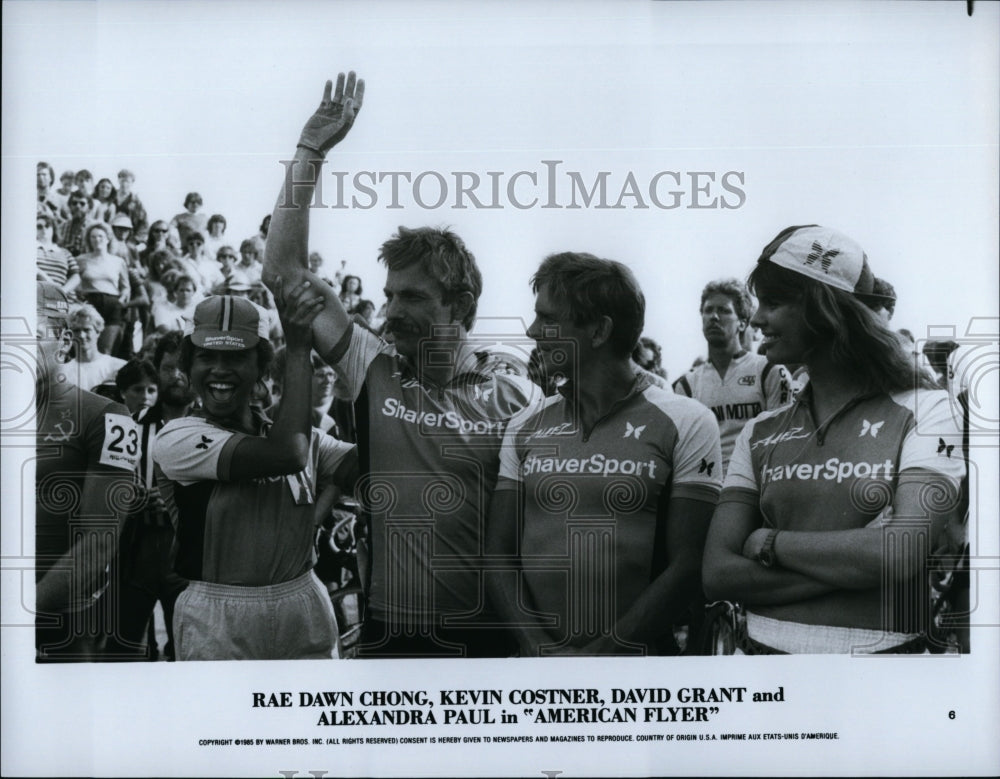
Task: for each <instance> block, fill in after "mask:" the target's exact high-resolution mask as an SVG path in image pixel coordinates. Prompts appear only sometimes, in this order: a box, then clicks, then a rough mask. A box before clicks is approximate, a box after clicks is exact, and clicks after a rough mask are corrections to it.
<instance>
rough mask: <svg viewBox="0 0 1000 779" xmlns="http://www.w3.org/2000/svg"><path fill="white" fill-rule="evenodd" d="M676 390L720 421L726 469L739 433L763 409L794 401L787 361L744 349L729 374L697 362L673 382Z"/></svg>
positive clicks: (728, 371) (723, 468) (732, 362)
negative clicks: (777, 361) (782, 362)
mask: <svg viewBox="0 0 1000 779" xmlns="http://www.w3.org/2000/svg"><path fill="white" fill-rule="evenodd" d="M673 388H674V392H676V393H677V394H678V395H687V396H688V397H689V398H694V399H695V400H697V401H699V402H700V403H703V404H705V405H706V406H708V407H709V408H710V409H711V410H712V413H713V414H715V419H716V421H717V422H718V423H719V438H720V440H721V441H722V473H723V475H724V474H725V472H726V470H727V469H728V468H729V458H730V457H732V454H733V446H734V445H735V443H736V436H738V435H739V434H740V431H741V430H742V429H743V426H744V425H745V424H746V423H747V422H749V421H750V420H751V419H753V418H754V417H755V416H757V415H758V414H759V413H760V412H761V411H768V410H771V409H776V408H780V407H781V406H784V405H786V404H788V403H791V401H792V381H791V377H790V376H789V374H788V371H787V370H785V367H784V366H783V365H772V364H771V363H769V362H768V361H767V358H766V357H765V356H764V355H762V354H752V353H751V352H741V353H740V354H737V355H736V356H735V357H733V359H732V361H731V362H730V363H729V367H728V368H727V369H726V375H725V376H720V375H719V371H718V370H716V368H715V366H714V365H712V363H711V362H710V361H705V362H703V363H702V364H701V365H697V366H695V367H694V368H692V369H691V370H689V371H688V372H687V373H685V374H684V375H683V376H681V377H680V378H679V379H678V380H677V381H675V382H674V384H673Z"/></svg>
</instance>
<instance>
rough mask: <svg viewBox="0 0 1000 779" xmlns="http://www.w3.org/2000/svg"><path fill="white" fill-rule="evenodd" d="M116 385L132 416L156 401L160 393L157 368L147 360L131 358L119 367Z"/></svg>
mask: <svg viewBox="0 0 1000 779" xmlns="http://www.w3.org/2000/svg"><path fill="white" fill-rule="evenodd" d="M115 386H116V387H118V393H119V394H120V395H121V397H122V401H123V402H124V403H125V405H126V406H127V407H128V413H130V414H131V415H132V416H135V415H136V414H138V413H139V412H140V411H142V410H143V409H146V408H149V407H150V406H152V405H153V404H154V403H156V398H157V395H158V393H159V390H158V388H157V384H156V370H155V369H154V368H153V365H152V363H150V362H147V361H146V360H136V359H133V360H129V361H128V362H127V363H125V364H124V365H123V366H122V367H121V368H119V369H118V373H117V374H115Z"/></svg>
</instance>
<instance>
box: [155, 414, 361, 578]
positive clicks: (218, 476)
mask: <svg viewBox="0 0 1000 779" xmlns="http://www.w3.org/2000/svg"><path fill="white" fill-rule="evenodd" d="M259 422H260V425H261V428H262V430H264V429H266V423H265V422H263V420H259ZM245 437H246V434H245V433H240V432H234V431H232V430H226V429H225V428H222V427H219V426H217V425H214V424H212V423H211V422H210V421H208V420H207V419H205V418H203V417H200V416H188V417H183V418H181V419H175V420H173V421H171V422H168V423H167V424H166V425H165V426H164V427H163V429H162V430H161V431H160V432H159V434H158V435H157V436H156V439H155V440H154V442H153V459H154V461H155V464H156V467H157V468H158V469H159V470H158V473H157V483H158V485H159V486H160V492H161V494H162V495H163V498H164V501H165V502H166V505H167V508H168V511H170V512H171V513H172V514H175V526H176V527H177V543H178V550H177V563H176V566H175V568H176V570H177V573H179V574H180V575H181V576H183V577H185V578H187V579H192V580H198V581H207V582H214V583H216V584H233V585H241V586H248V587H256V586H263V585H269V584H280V583H281V582H286V581H290V580H292V579H294V578H296V577H298V576H301V575H302V574H304V573H306V572H308V571H309V570H311V569H312V567H313V566H314V565H315V563H316V550H315V535H316V518H315V508H316V507H315V502H316V501H315V497H316V495H317V494H318V492H319V491H320V490H322V488H323V487H325V486H326V485H327V484H329V483H331V482H332V481H333V479H334V474H335V472H336V470H337V468H338V466H339V465H340V463H341V462H342V461H343V460H344V458H345V457H346V456H347V455H348V454H349V453H350V451H351V450H352V449H353V448H354V447H353V445H351V444H346V443H343V442H341V441H337V440H336V439H334V438H331V437H330V436H328V435H326V434H324V433H322V432H320V431H319V430H315V429H314V430H313V431H312V437H311V440H310V444H309V457H308V461H307V463H306V467H305V468H304V469H303V470H302V471H300V472H299V473H296V474H290V475H288V476H272V477H263V478H259V479H246V480H243V481H227V480H224V478H225V477H226V476H227V474H228V472H229V464H230V462H231V459H232V455H233V452H234V450H235V449H236V445H237V444H238V443H239V441H240V440H242V439H243V438H245Z"/></svg>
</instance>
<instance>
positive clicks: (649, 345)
mask: <svg viewBox="0 0 1000 779" xmlns="http://www.w3.org/2000/svg"><path fill="white" fill-rule="evenodd" d="M632 362H634V363H635V364H636V365H638V366H639V367H640V368H642V369H643V370H644V371H646V372H647V373H652V374H653V375H654V376H659V377H660V378H661V379H666V378H667V371H666V370H665V369H664V367H663V350H662V349H661V348H660V345H659V344H658V343H656V341H654V340H653V339H652V338H647V337H646V336H642V337H641V338H640V339H639V343H637V344H636V345H635V349H633V350H632Z"/></svg>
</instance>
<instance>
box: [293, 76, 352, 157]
mask: <svg viewBox="0 0 1000 779" xmlns="http://www.w3.org/2000/svg"><path fill="white" fill-rule="evenodd" d="M364 99H365V81H364V79H356V78H355V75H354V71H353V70H352V71H351V72H350V73H348V74H347V78H346V80H345V78H344V74H343V73H340V74H338V75H337V90H336V92H334V91H333V82H332V81H327V82H326V87H325V88H324V89H323V100H322V101H321V102H320V104H319V108H317V109H316V113H314V114H313V115H312V116H310V117H309V121H307V122H306V124H305V127H303V128H302V135H300V136H299V144H298V145H299V146H301V147H303V148H305V149H309V150H310V151H314V152H317V153H318V154H326V153H327V152H328V151H330V149H332V148H333V147H334V146H336V145H337V144H338V143H340V142H341V141H342V140H344V137H345V136H346V135H347V133H348V131H349V130H350V129H351V125H353V124H354V119H355V117H356V116H357V115H358V111H360V110H361V104H362V103H363V102H364Z"/></svg>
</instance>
